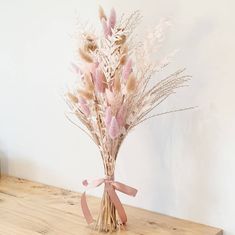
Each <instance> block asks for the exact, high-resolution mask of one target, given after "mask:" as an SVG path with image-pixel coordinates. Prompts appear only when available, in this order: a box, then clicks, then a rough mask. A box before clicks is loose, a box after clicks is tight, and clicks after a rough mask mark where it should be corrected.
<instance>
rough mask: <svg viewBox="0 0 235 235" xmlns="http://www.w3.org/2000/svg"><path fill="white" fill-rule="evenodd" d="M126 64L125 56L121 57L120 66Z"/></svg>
mask: <svg viewBox="0 0 235 235" xmlns="http://www.w3.org/2000/svg"><path fill="white" fill-rule="evenodd" d="M125 63H126V54H123V55H121V58H120V64H121V65H124V64H125Z"/></svg>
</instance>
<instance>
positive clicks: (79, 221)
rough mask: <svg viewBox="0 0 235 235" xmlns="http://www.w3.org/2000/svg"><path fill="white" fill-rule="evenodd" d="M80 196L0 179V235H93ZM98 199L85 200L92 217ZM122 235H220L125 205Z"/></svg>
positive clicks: (195, 225) (18, 181) (96, 209)
mask: <svg viewBox="0 0 235 235" xmlns="http://www.w3.org/2000/svg"><path fill="white" fill-rule="evenodd" d="M80 196H81V194H79V193H75V192H72V191H68V190H64V189H60V188H55V187H51V186H46V185H43V184H39V183H35V182H31V181H28V180H23V179H18V178H14V177H7V176H3V177H2V178H1V179H0V235H40V234H48V235H94V234H98V233H97V232H95V231H93V230H92V229H91V228H90V227H89V226H87V225H86V223H85V220H84V218H83V216H82V213H81V208H80ZM98 203H99V199H97V198H95V197H89V204H90V206H91V208H92V211H93V213H94V215H96V214H97V213H98V209H99V204H98ZM125 208H126V212H127V215H128V225H127V227H126V230H125V231H119V232H116V233H113V234H115V235H116V234H123V235H150V234H151V235H153V234H159V235H222V230H220V229H217V228H213V227H209V226H206V225H201V224H196V223H193V222H189V221H185V220H181V219H176V218H173V217H170V216H165V215H161V214H158V213H153V212H150V211H147V210H143V209H138V208H134V207H131V206H125Z"/></svg>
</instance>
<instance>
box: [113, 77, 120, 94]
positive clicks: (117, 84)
mask: <svg viewBox="0 0 235 235" xmlns="http://www.w3.org/2000/svg"><path fill="white" fill-rule="evenodd" d="M113 89H114V91H115V92H116V93H118V92H120V90H121V82H120V78H119V76H118V75H117V74H115V76H114V84H113Z"/></svg>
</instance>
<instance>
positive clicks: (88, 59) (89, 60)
mask: <svg viewBox="0 0 235 235" xmlns="http://www.w3.org/2000/svg"><path fill="white" fill-rule="evenodd" d="M78 52H79V55H80V57H81V59H83V60H84V61H85V62H87V63H92V62H93V59H92V57H91V56H90V55H89V54H88V53H86V52H85V51H84V50H82V49H81V48H79V49H78Z"/></svg>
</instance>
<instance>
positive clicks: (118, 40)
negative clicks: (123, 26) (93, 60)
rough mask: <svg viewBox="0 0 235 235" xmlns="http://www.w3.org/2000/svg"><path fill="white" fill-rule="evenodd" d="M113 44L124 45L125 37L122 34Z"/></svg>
mask: <svg viewBox="0 0 235 235" xmlns="http://www.w3.org/2000/svg"><path fill="white" fill-rule="evenodd" d="M115 42H116V44H117V45H121V44H124V43H125V42H126V35H124V34H122V35H121V36H119V37H118V39H117V40H116V41H115Z"/></svg>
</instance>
